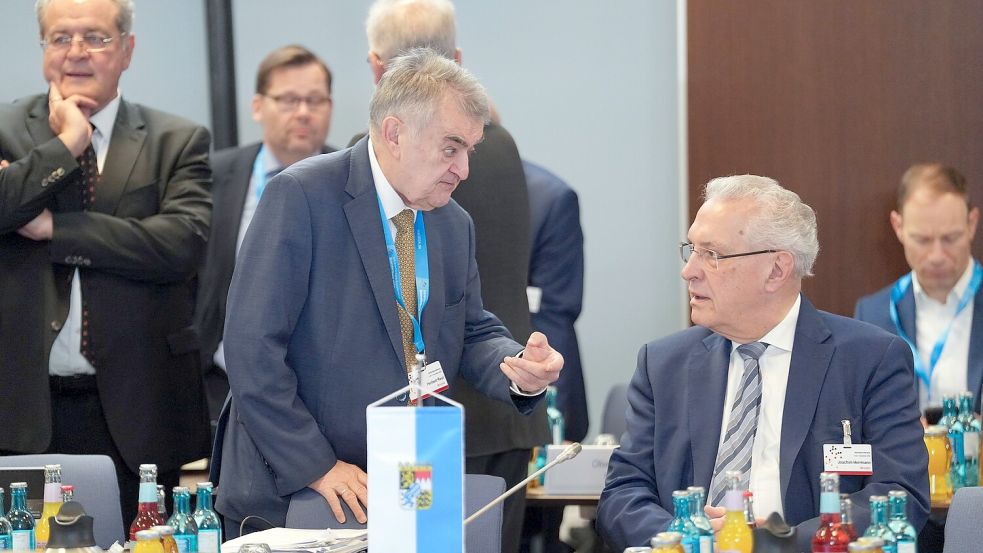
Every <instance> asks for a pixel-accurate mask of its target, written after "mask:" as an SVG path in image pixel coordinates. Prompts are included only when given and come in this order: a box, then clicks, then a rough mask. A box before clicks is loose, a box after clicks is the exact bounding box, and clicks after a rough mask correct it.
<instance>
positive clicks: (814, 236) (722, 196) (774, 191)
mask: <svg viewBox="0 0 983 553" xmlns="http://www.w3.org/2000/svg"><path fill="white" fill-rule="evenodd" d="M703 196H704V198H705V203H710V202H714V201H740V200H750V201H752V202H753V203H754V204H755V205H756V206H757V209H756V210H755V211H754V212H752V214H751V217H750V220H749V221H748V225H747V239H748V243H749V244H750V245H751V247H752V248H761V249H769V250H786V251H789V252H791V253H792V257H793V258H794V259H795V270H794V274H795V276H796V277H798V278H803V277H807V276H812V266H813V265H814V264H815V262H816V256H817V255H819V236H818V234H819V232H818V227H817V224H816V212H815V211H813V209H812V208H811V207H809V206H808V205H806V204H805V203H803V202H802V199H801V198H799V195H798V194H796V193H795V192H792V191H791V190H787V189H785V188H782V186H781V185H780V184H778V181H776V180H775V179H770V178H768V177H759V176H757V175H734V176H730V177H719V178H716V179H713V180H711V181H710V182H708V183H707V185H706V188H705V189H704V192H703Z"/></svg>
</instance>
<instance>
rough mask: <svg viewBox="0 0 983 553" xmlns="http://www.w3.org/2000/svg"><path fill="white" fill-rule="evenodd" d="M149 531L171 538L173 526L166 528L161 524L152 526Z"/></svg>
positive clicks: (166, 526)
mask: <svg viewBox="0 0 983 553" xmlns="http://www.w3.org/2000/svg"><path fill="white" fill-rule="evenodd" d="M151 530H153V531H155V532H157V533H158V534H160V535H161V536H173V535H174V527H173V526H168V525H166V524H163V525H161V526H154V527H153V528H151Z"/></svg>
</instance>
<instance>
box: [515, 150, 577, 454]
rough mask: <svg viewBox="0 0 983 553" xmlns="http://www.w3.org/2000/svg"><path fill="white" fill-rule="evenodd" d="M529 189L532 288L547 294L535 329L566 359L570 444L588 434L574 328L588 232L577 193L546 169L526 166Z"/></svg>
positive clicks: (562, 403)
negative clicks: (583, 224)
mask: <svg viewBox="0 0 983 553" xmlns="http://www.w3.org/2000/svg"><path fill="white" fill-rule="evenodd" d="M522 167H523V169H524V170H525V173H526V185H527V187H528V189H529V218H530V228H531V231H532V232H531V233H530V234H531V236H532V248H531V251H530V258H529V285H530V286H535V287H537V288H539V289H540V290H542V292H543V295H542V301H541V302H540V306H539V312H538V313H533V314H532V326H533V329H535V330H538V331H540V332H542V333H543V334H545V335H546V337H547V338H548V339H549V341H550V345H551V346H553V349H555V350H556V351H558V352H560V353H561V354H563V372H562V373H560V378H559V380H557V381H556V384H555V386H556V387H557V390H558V392H559V394H557V404H558V406H559V408H560V411H562V412H563V420H564V424H565V429H564V433H565V435H566V439H568V440H572V441H575V442H579V441H581V440H583V439H584V437H585V436H586V435H587V426H588V418H587V394H586V392H585V391H584V373H583V369H582V368H581V365H580V346H579V344H578V343H577V331H576V330H575V329H574V326H573V325H574V323H575V322H576V321H577V317H579V316H580V309H581V307H582V306H583V302H584V233H583V230H582V229H581V228H580V202H579V201H578V199H577V193H576V192H574V191H573V189H572V188H570V186H568V185H567V183H565V182H563V180H561V179H560V177H558V176H556V175H554V174H553V173H550V172H549V171H547V170H546V169H544V168H543V167H540V166H539V165H536V164H534V163H530V162H528V161H525V160H523V161H522Z"/></svg>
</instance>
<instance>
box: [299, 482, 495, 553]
mask: <svg viewBox="0 0 983 553" xmlns="http://www.w3.org/2000/svg"><path fill="white" fill-rule="evenodd" d="M504 491H505V480H503V479H501V478H499V477H498V476H488V475H485V474H466V475H465V476H464V516H465V517H468V516H471V514H472V513H474V512H475V511H477V510H478V509H480V508H482V507H484V506H485V505H486V504H487V503H488V502H489V501H491V500H492V499H495V498H496V497H498V496H499V495H501V494H502V493H503V492H504ZM342 505H343V506H344V503H342ZM345 519H346V523H345V524H339V523H338V521H337V520H335V517H334V515H333V514H331V508H330V507H328V502H327V501H325V500H324V498H323V497H321V494H319V493H317V492H315V491H314V490H312V489H310V488H304V489H303V490H301V491H299V492H297V493H295V494H294V495H293V496H292V497H291V498H290V506H289V507H288V508H287V528H364V527H365V525H360V524H358V523H357V522H355V517H354V516H352V514H351V511H349V510H348V508H347V507H345ZM465 545H466V547H465V551H466V552H467V553H493V552H494V553H500V551H501V550H502V504H501V503H499V504H498V505H496V506H495V507H494V508H493V509H491V510H490V511H488V512H487V513H485V514H483V515H482V516H480V517H478V518H476V519H475V520H474V522H472V523H471V524H469V525H468V526H467V528H466V531H465Z"/></svg>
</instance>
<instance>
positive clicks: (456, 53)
mask: <svg viewBox="0 0 983 553" xmlns="http://www.w3.org/2000/svg"><path fill="white" fill-rule="evenodd" d="M366 34H367V35H368V41H369V55H368V60H369V65H370V66H371V68H372V73H373V77H374V78H375V81H376V82H377V83H378V82H379V79H380V78H381V77H382V75H383V73H384V72H385V71H386V66H387V63H388V62H389V60H390V58H392V57H393V56H395V55H396V54H397V53H398V52H400V51H401V50H404V49H406V48H412V47H416V46H429V47H432V48H434V49H436V50H437V51H439V52H440V53H441V54H443V55H444V56H445V57H447V58H449V59H453V60H454V61H456V62H457V63H461V59H462V57H461V50H460V48H458V47H457V42H456V28H455V21H454V5H453V4H452V3H451V2H450V1H449V0H395V1H393V0H379V1H377V2H375V3H374V4H373V5H372V7H371V9H370V11H369V17H368V20H367V22H366ZM453 197H454V200H455V201H456V202H458V203H459V204H460V205H461V207H463V208H464V209H465V210H466V211H467V212H468V214H469V215H471V217H472V219H473V220H474V228H475V235H476V237H477V260H478V268H479V269H480V270H481V296H482V299H483V301H484V302H485V306H486V307H488V309H489V310H490V311H492V312H493V313H495V314H496V315H497V316H498V317H499V318H500V319H501V320H502V322H503V323H504V324H505V326H506V328H508V329H509V331H510V332H511V333H512V335H513V336H515V338H516V339H517V340H519V341H520V342H521V341H523V340H524V339H525V337H527V336H529V333H530V332H531V331H532V329H531V326H530V317H529V304H528V302H527V300H526V285H527V282H528V278H529V265H528V263H529V243H530V227H529V200H528V194H527V190H526V182H525V176H524V173H523V169H522V160H521V159H520V158H519V152H518V150H517V148H516V146H515V142H514V141H513V140H512V137H511V136H510V135H509V133H508V131H506V130H505V129H504V128H503V127H502V126H501V125H498V124H494V123H493V124H489V125H487V126H486V127H485V133H484V140H483V141H482V142H481V144H479V145H477V147H476V148H475V153H474V155H473V156H472V157H471V167H470V176H469V177H468V180H467V182H465V183H463V184H462V186H460V187H458V188H457V189H456V190H455V191H454V196H453ZM451 395H452V396H453V397H454V399H456V400H458V401H460V402H461V403H463V404H464V405H465V407H466V408H467V409H468V413H470V416H468V417H466V419H465V442H466V443H465V450H466V451H465V452H466V456H467V458H466V465H467V471H468V472H469V473H478V474H492V475H495V476H501V477H502V478H504V479H505V481H506V483H507V484H508V486H510V487H511V486H512V485H514V484H516V483H518V482H519V481H520V480H522V478H524V477H525V476H526V473H527V470H528V463H529V458H530V456H531V453H532V448H533V447H535V446H537V445H543V444H545V443H547V442H548V441H549V430H548V428H547V424H546V405H545V402H542V403H541V404H540V405H538V406H537V408H536V410H535V412H533V414H532V415H531V416H529V417H524V416H520V415H519V414H518V413H516V412H515V411H514V410H513V409H511V408H510V407H509V406H507V405H501V404H500V403H498V402H496V401H493V400H490V399H488V398H487V397H486V396H485V395H484V394H482V393H481V392H480V391H479V390H477V389H475V388H474V387H473V386H471V385H470V384H469V383H468V382H466V381H463V380H461V381H460V382H459V383H458V384H457V385H456V386H454V387H453V388H452V392H451ZM524 512H525V491H524V490H523V491H520V492H519V493H516V494H515V495H513V496H512V497H510V498H509V499H508V500H506V502H505V516H504V521H503V525H502V526H503V529H502V551H503V552H504V553H515V552H517V551H518V548H519V536H520V534H521V531H522V521H523V513H524Z"/></svg>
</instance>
